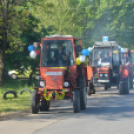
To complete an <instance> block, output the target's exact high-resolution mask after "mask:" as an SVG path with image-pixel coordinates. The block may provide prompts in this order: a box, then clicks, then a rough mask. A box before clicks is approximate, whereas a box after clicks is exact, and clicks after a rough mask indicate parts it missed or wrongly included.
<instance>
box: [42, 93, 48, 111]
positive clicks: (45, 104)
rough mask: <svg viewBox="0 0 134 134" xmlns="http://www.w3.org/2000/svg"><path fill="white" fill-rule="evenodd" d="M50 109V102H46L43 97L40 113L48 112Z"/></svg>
mask: <svg viewBox="0 0 134 134" xmlns="http://www.w3.org/2000/svg"><path fill="white" fill-rule="evenodd" d="M49 107H50V101H46V99H45V98H44V97H43V96H42V100H41V105H40V111H48V110H49Z"/></svg>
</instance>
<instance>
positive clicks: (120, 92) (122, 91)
mask: <svg viewBox="0 0 134 134" xmlns="http://www.w3.org/2000/svg"><path fill="white" fill-rule="evenodd" d="M123 93H124V90H123V82H122V81H120V82H119V95H122V94H123Z"/></svg>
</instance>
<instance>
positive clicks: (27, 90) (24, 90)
mask: <svg viewBox="0 0 134 134" xmlns="http://www.w3.org/2000/svg"><path fill="white" fill-rule="evenodd" d="M23 92H28V93H29V94H31V91H30V90H29V89H26V88H24V89H21V90H20V94H23Z"/></svg>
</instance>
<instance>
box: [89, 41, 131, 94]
mask: <svg viewBox="0 0 134 134" xmlns="http://www.w3.org/2000/svg"><path fill="white" fill-rule="evenodd" d="M92 68H93V79H92V83H91V86H90V87H91V88H90V90H88V91H87V94H88V95H90V94H91V91H92V90H94V89H95V87H96V86H101V85H102V86H104V87H105V90H107V89H108V88H110V87H112V86H117V87H118V88H119V94H127V93H129V88H130V85H129V84H130V81H132V79H131V77H132V75H131V68H130V67H129V66H128V65H126V64H125V63H122V53H121V47H120V46H119V45H118V44H117V43H116V42H115V41H108V42H95V45H94V46H93V50H92Z"/></svg>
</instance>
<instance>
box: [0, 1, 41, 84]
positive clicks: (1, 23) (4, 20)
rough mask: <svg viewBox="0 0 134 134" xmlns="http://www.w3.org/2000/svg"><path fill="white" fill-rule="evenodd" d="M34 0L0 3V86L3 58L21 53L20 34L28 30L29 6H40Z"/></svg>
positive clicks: (23, 44) (22, 43)
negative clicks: (8, 54)
mask: <svg viewBox="0 0 134 134" xmlns="http://www.w3.org/2000/svg"><path fill="white" fill-rule="evenodd" d="M40 1H41V0H38V2H36V0H30V1H29V0H20V1H14V0H1V1H0V16H1V18H0V86H2V84H3V80H4V79H3V77H4V72H5V71H4V70H5V58H6V54H7V53H13V52H22V51H23V49H24V46H25V45H26V44H25V43H24V40H22V34H23V32H24V30H25V29H28V28H29V27H31V26H29V25H28V23H29V20H28V19H29V18H30V16H31V11H30V7H29V6H31V5H32V6H35V5H38V6H42V5H40Z"/></svg>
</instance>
